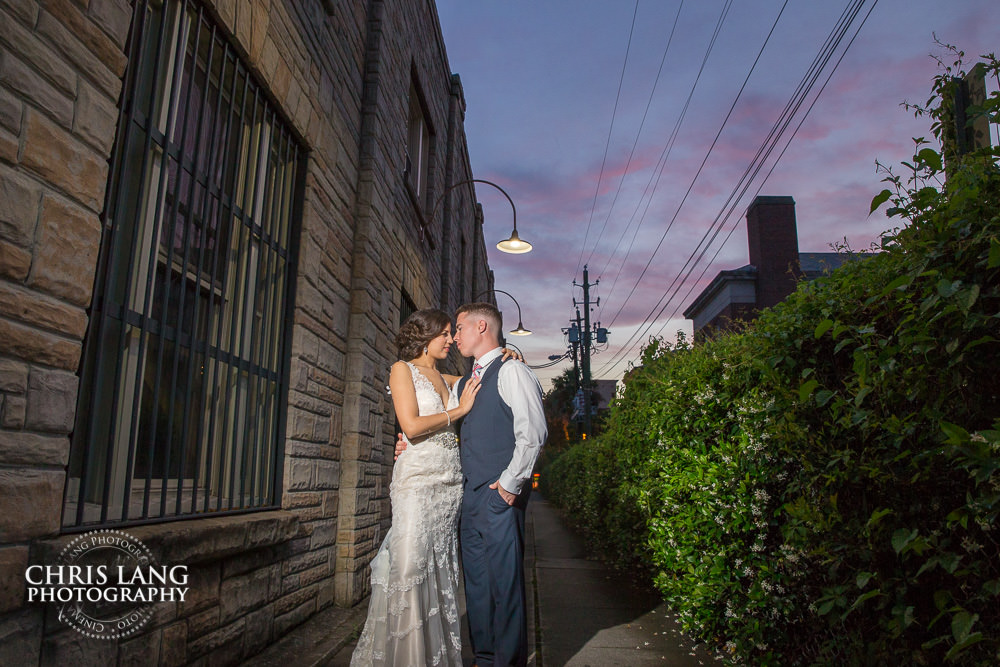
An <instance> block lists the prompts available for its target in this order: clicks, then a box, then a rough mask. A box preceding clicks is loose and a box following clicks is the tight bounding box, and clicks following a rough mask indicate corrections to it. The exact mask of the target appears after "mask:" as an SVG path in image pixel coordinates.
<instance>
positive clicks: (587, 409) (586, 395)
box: [573, 264, 601, 437]
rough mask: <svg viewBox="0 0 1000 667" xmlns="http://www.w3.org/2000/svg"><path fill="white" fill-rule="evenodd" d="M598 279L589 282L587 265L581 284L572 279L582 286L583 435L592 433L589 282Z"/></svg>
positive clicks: (574, 282)
mask: <svg viewBox="0 0 1000 667" xmlns="http://www.w3.org/2000/svg"><path fill="white" fill-rule="evenodd" d="M599 282H601V281H600V280H598V281H596V282H594V283H591V282H590V274H589V273H588V272H587V265H586V264H584V266H583V284H582V285H580V284H577V282H576V281H575V280H574V281H573V285H574V286H576V287H582V288H583V302H582V305H583V326H582V327H581V328H580V352H581V353H580V357H581V361H580V366H581V368H582V370H583V432H584V435H585V437H586V436H589V435H592V433H591V415H592V412H593V409H594V408H593V405H592V404H591V397H590V385H591V382H590V345H591V339H592V335H591V331H590V305H591V302H590V287H591V284H593V285H595V286H596V285H597V284H598V283H599ZM573 305H574V306H580V305H581V304H580V303H578V302H577V300H576V299H575V298H574V299H573ZM596 305H598V306H599V305H601V300H600V299H598V300H597V302H596ZM576 317H577V325H578V326H579V322H580V311H579V309H577V311H576Z"/></svg>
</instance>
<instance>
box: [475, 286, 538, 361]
mask: <svg viewBox="0 0 1000 667" xmlns="http://www.w3.org/2000/svg"><path fill="white" fill-rule="evenodd" d="M490 292H494V293H496V292H499V293H500V294H506V295H507V296H509V297H510V300H511V301H513V302H514V305H515V306H517V328H516V329H512V330H511V331H508V332H507V333H509V334H511V335H512V336H530V335H531V330H530V329H525V328H524V325H523V324H521V304H519V303H518V302H517V299H515V298H514V295H513V294H511V293H510V292H505V291H504V290H502V289H488V290H485V291H483V292H480V293H479V294H477V295H476V296H474V297H473V298H472V300H473V301H476V300H477V299H479V298H480V297H482V296H483V295H484V294H489V293H490ZM518 352H520V350H518ZM522 356H523V355H522Z"/></svg>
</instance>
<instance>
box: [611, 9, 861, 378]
mask: <svg viewBox="0 0 1000 667" xmlns="http://www.w3.org/2000/svg"><path fill="white" fill-rule="evenodd" d="M863 4H864V0H858V2H857V3H856V4H855V5H853V6H848V7H847V8H846V9H845V10H844V12H843V13H842V14H841V17H840V19H839V20H838V22H837V24H836V25H835V27H834V28H833V30H832V31H831V33H830V35H828V36H827V39H826V41H825V42H824V43H823V45H822V46H821V48H820V51H819V53H818V54H817V55H816V57H815V58H814V59H813V62H812V64H811V65H810V67H809V69H808V70H807V73H806V75H805V76H804V77H803V79H802V80H801V81H800V83H799V86H798V87H797V88H796V90H795V92H794V93H793V95H792V97H791V98H790V99H789V101H788V103H787V104H786V105H785V109H784V110H783V111H782V113H781V115H780V116H779V118H778V120H777V121H775V124H774V126H772V128H771V131H770V132H769V133H768V135H767V137H766V138H765V139H764V142H763V143H762V144H761V146H760V148H759V149H758V150H757V154H756V155H755V156H754V158H753V160H751V162H750V164H749V165H748V166H747V168H746V169H745V170H744V172H743V175H742V176H741V177H740V179H739V181H737V184H736V186H735V187H734V188H733V191H732V192H731V193H730V195H729V197H728V198H727V200H726V202H725V203H724V204H723V210H722V211H720V213H719V215H717V216H716V217H715V220H713V222H712V224H711V225H710V226H709V228H708V230H706V232H705V234H704V235H703V236H702V238H701V240H700V241H699V242H698V244H697V245H696V246H695V249H694V250H693V251H692V252H691V254H690V255H689V256H688V258H687V260H685V262H684V265H683V266H682V267H681V269H680V271H679V272H678V274H677V276H675V277H674V279H673V281H672V282H671V284H670V285H669V286H668V287H667V289H666V291H665V292H664V294H663V295H662V296H661V297H660V299H659V300H658V301H657V303H656V305H654V306H653V308H652V309H651V310H650V312H649V313H648V314H647V315H646V317H645V318H644V320H643V322H642V324H640V325H639V327H638V328H637V329H636V331H635V332H634V333H633V334H632V336H631V337H629V340H628V341H626V342H625V344H624V345H623V347H622V348H620V349H619V351H618V352H617V353H616V354H615V355H614V356H613V358H612V359H611V360H610V361H609V362H608V363H606V364H605V365H604V366H603V367H602V368H601V372H603V371H604V370H606V369H607V368H609V367H612V366H614V365H615V364H616V363H617V362H618V361H619V360H620V359H621V358H622V357H624V356H625V355H626V354H628V353H629V352H630V351H631V350H632V349H634V348H635V346H636V344H638V342H639V340H641V336H643V335H645V334H646V333H647V332H648V331H649V329H651V328H652V326H653V323H654V322H655V320H656V319H657V318H658V317H659V316H660V314H662V313H663V311H664V310H665V309H666V304H664V305H663V307H662V308H660V310H659V312H658V313H657V314H656V315H655V316H654V315H653V313H654V312H656V309H657V308H658V307H660V304H661V303H663V300H664V299H665V298H666V297H667V294H669V293H670V290H671V288H672V287H674V285H676V284H677V281H678V279H679V278H680V275H681V273H683V272H684V269H685V268H687V266H688V264H689V263H691V262H692V260H694V257H695V254H696V253H697V252H698V250H699V248H701V247H702V244H704V243H705V240H706V239H707V238H708V236H709V235H710V234H711V235H712V238H711V239H709V241H708V245H710V244H711V243H712V242H713V241H714V240H715V238H716V236H717V235H718V233H719V230H720V229H721V226H720V227H719V228H718V229H716V225H718V224H719V220H720V218H721V217H722V215H723V212H724V211H725V208H726V207H727V206H728V205H729V203H730V202H731V201H733V199H734V197H735V198H736V201H738V200H739V199H740V198H742V196H743V195H744V194H745V193H746V190H747V189H749V187H750V183H751V182H752V180H753V178H755V177H756V175H757V174H758V173H759V171H760V169H761V168H762V167H763V164H764V162H765V161H766V159H767V157H769V156H770V153H771V151H772V150H773V148H774V146H775V145H776V144H777V142H778V141H780V138H781V136H782V135H783V134H784V132H785V130H786V129H787V127H788V124H789V123H790V122H791V120H792V118H793V117H794V114H795V113H796V112H797V111H798V109H799V107H800V106H801V104H802V102H803V100H804V99H805V97H806V96H807V95H808V93H809V91H810V90H811V89H812V87H813V85H815V82H816V80H817V79H818V78H819V74H820V73H821V72H822V69H823V68H824V67H825V66H826V63H827V62H828V61H829V58H830V57H831V56H832V54H833V52H834V51H835V50H836V48H837V46H839V44H840V41H841V40H842V39H843V36H844V35H845V34H846V32H847V29H848V28H849V27H850V24H851V23H852V22H853V20H854V18H855V17H856V16H857V14H858V12H859V11H860V8H861V6H862V5H863ZM873 7H874V6H873ZM852 10H853V11H852ZM869 14H870V12H869ZM866 19H867V17H866ZM862 25H863V24H862ZM859 30H860V26H859ZM852 42H853V40H852ZM838 64H839V61H838ZM831 76H832V72H831ZM762 156H763V157H762ZM741 185H742V187H743V190H742V192H739V195H738V196H737V192H738V191H739V190H740V187H741ZM733 206H734V207H735V203H734V204H733ZM722 224H724V222H723V223H722ZM713 230H714V234H713ZM708 245H706V246H705V248H706V249H707V247H708ZM704 253H705V249H703V250H702V253H701V255H700V256H699V258H698V259H699V260H700V258H701V257H703V256H704ZM696 261H697V260H696ZM692 271H693V265H692ZM688 275H690V271H689V272H688ZM678 289H679V287H678ZM675 293H676V291H675ZM668 303H669V302H668ZM619 312H621V311H619ZM644 326H645V327H646V328H645V330H644V331H642V333H640V330H641V329H642V328H643V327H644Z"/></svg>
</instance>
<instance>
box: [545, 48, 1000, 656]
mask: <svg viewBox="0 0 1000 667" xmlns="http://www.w3.org/2000/svg"><path fill="white" fill-rule="evenodd" d="M989 66H990V68H991V69H990V71H991V73H992V74H993V75H995V74H996V72H997V70H998V67H997V63H996V61H995V60H991V62H990V65H989ZM947 81H948V77H944V76H943V77H941V78H940V79H939V80H938V81H937V83H936V88H935V90H936V91H937V92H944V89H943V86H944V85H945V84H946V82H947ZM998 109H1000V101H998V98H997V95H995V94H994V95H992V96H991V98H990V103H989V108H988V112H989V113H990V114H991V115H992V118H993V119H994V120H996V114H997V110H998ZM921 111H922V112H924V113H929V114H930V115H931V116H932V117H933V118H934V119H936V120H937V121H940V120H941V119H942V118H945V117H946V111H943V110H941V109H937V110H934V109H931V110H921ZM940 127H941V125H940V123H938V124H936V125H935V130H938V129H939V128H940ZM917 148H918V151H917V155H916V156H914V159H913V161H912V162H909V163H904V164H905V165H906V167H907V169H908V170H909V171H910V176H909V178H908V179H907V180H906V181H905V182H904V180H903V179H902V178H901V177H898V176H896V175H894V174H893V173H892V172H888V175H887V177H886V180H887V182H888V183H889V185H890V189H888V190H886V191H885V192H884V193H882V194H881V195H879V196H878V197H876V200H875V201H874V202H873V209H874V208H875V206H877V205H879V204H881V203H883V202H886V201H888V202H890V204H891V208H890V210H889V214H890V215H894V216H898V217H900V218H902V219H905V220H906V221H907V222H908V224H907V225H906V226H905V227H903V228H901V229H898V230H895V231H894V232H892V233H890V234H887V235H885V236H884V237H883V239H882V243H881V247H880V249H879V250H880V251H879V252H874V253H870V254H869V255H867V256H866V257H865V258H864V259H861V260H859V261H852V262H848V263H846V264H845V265H844V266H843V267H841V268H840V269H838V270H837V271H835V272H833V273H832V274H831V275H829V276H828V277H825V278H823V279H820V280H817V281H813V282H810V283H803V284H801V285H800V286H799V289H798V290H797V291H796V292H795V293H794V294H793V295H791V296H790V297H789V298H788V299H787V300H786V301H785V302H784V303H782V304H781V305H779V306H777V307H775V308H773V309H771V310H769V311H767V312H765V313H763V314H762V315H761V317H760V318H759V319H758V320H757V321H756V322H754V323H753V324H752V325H750V326H748V327H747V328H746V329H745V330H744V331H742V332H740V333H738V334H733V335H728V336H724V337H720V338H718V339H716V340H713V341H710V342H707V343H706V344H704V345H698V346H695V347H692V346H690V345H689V344H688V343H687V342H686V341H684V340H683V339H681V340H680V341H679V342H678V343H677V344H676V345H673V346H670V345H666V344H664V343H662V342H660V341H652V342H651V343H650V345H649V346H648V347H647V348H646V349H645V351H644V353H643V358H642V362H641V368H639V369H637V370H636V371H635V372H634V373H633V374H632V375H631V376H630V378H629V381H628V383H627V385H626V389H625V392H624V395H623V397H622V398H621V399H620V400H619V401H617V402H616V404H615V405H614V406H613V408H612V412H611V415H610V417H609V420H608V424H607V427H606V430H605V432H604V434H603V435H602V436H600V437H599V438H597V439H595V440H592V441H588V442H585V443H581V444H578V445H576V446H575V447H573V448H572V449H570V450H569V451H568V452H567V453H566V454H564V455H563V456H562V457H560V458H559V459H557V460H556V461H555V462H553V463H552V464H551V466H550V467H549V468H548V469H547V470H546V471H544V472H543V477H542V478H543V480H544V482H545V492H546V496H547V497H548V498H549V499H550V500H553V501H555V502H557V503H559V504H561V505H563V506H564V507H565V508H566V509H567V511H568V512H567V513H568V515H569V516H572V517H574V518H575V519H576V520H577V521H578V522H579V523H580V525H581V526H582V527H583V528H584V530H585V531H586V533H587V534H588V536H589V537H590V538H591V540H592V542H593V544H594V546H595V548H596V549H597V550H599V551H600V552H602V553H603V554H605V555H606V556H607V557H608V558H610V559H611V560H613V561H616V562H618V563H619V564H623V565H634V564H635V562H636V560H638V561H639V562H641V563H642V564H643V566H644V567H648V568H650V570H651V571H652V572H653V573H654V580H655V583H656V585H657V586H658V587H659V589H660V590H661V591H662V593H663V595H664V597H665V599H666V600H667V601H668V602H669V603H670V605H671V606H672V608H673V609H674V610H675V611H676V612H677V613H678V614H679V616H680V619H681V622H682V624H683V625H684V627H685V628H686V629H687V630H688V631H689V632H690V633H692V634H694V635H696V636H698V637H699V638H701V639H703V640H705V641H707V642H709V643H710V644H712V645H713V646H717V647H718V648H719V651H720V653H721V655H722V656H723V657H725V658H727V659H728V660H731V661H732V662H737V663H739V662H747V663H750V664H783V665H784V664H831V665H833V664H835V665H850V664H858V665H863V664H864V665H867V664H926V665H938V664H944V663H946V662H955V663H960V664H983V665H986V664H1000V544H998V542H1000V530H998V527H997V509H998V506H1000V505H998V496H1000V473H998V471H997V468H998V465H1000V420H998V417H1000V345H998V339H1000V173H998V171H997V169H996V167H995V164H996V158H997V154H996V153H995V152H993V151H982V152H980V153H979V154H976V155H973V156H969V157H966V158H963V160H961V161H959V160H958V159H955V158H953V159H952V160H950V163H951V164H952V165H954V166H952V167H951V168H949V170H948V172H949V173H948V176H947V187H941V186H940V185H938V184H939V183H940V182H941V181H943V180H944V179H943V174H942V168H943V165H942V159H941V154H940V153H939V152H937V151H934V150H931V149H929V148H927V147H926V144H924V143H923V142H922V141H918V146H917Z"/></svg>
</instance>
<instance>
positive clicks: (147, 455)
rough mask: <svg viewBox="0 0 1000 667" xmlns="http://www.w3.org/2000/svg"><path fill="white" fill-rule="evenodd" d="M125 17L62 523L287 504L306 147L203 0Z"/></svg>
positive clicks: (153, 1)
mask: <svg viewBox="0 0 1000 667" xmlns="http://www.w3.org/2000/svg"><path fill="white" fill-rule="evenodd" d="M134 11H135V14H134V17H133V22H132V33H131V36H130V41H129V51H130V53H129V69H128V71H127V73H126V78H125V82H124V88H123V94H122V102H121V110H120V115H119V121H118V134H117V137H116V141H115V148H114V152H113V156H112V166H111V179H110V181H109V185H108V193H107V200H106V201H107V205H106V209H105V213H104V217H103V221H104V230H103V237H102V243H101V254H100V259H99V264H98V269H97V278H96V280H95V290H94V301H93V306H92V309H91V317H90V328H89V330H88V333H87V339H86V342H85V345H84V355H83V365H82V370H81V385H80V392H79V399H78V405H77V420H76V425H75V428H74V432H73V436H72V448H71V456H70V467H69V475H68V479H67V485H66V500H65V506H64V511H63V527H64V529H65V530H73V529H79V528H83V527H87V526H92V525H94V524H97V525H108V524H134V523H144V522H152V521H162V520H167V519H175V518H184V517H191V516H195V515H205V514H206V513H212V514H213V515H218V514H220V513H234V512H246V511H254V510H260V509H268V508H272V507H275V506H277V505H279V503H280V497H279V496H280V484H281V456H282V441H283V434H284V428H285V404H286V402H287V378H288V364H289V356H290V355H289V350H288V346H289V344H290V340H291V320H292V318H291V316H290V315H291V307H292V302H293V299H294V293H293V289H294V277H295V265H296V252H295V247H296V245H297V233H296V230H297V229H298V226H299V224H298V219H297V218H298V216H299V214H300V213H299V209H300V202H301V200H302V192H301V189H302V183H303V181H304V178H303V170H304V164H305V156H304V151H303V150H302V148H301V147H300V146H299V144H298V142H297V140H296V139H295V137H293V135H292V134H291V132H290V129H289V127H288V126H287V124H286V123H285V122H284V120H283V119H282V118H281V117H280V115H279V113H278V111H277V110H276V108H275V107H274V105H273V104H271V102H270V101H269V100H268V99H267V95H266V93H265V91H264V89H262V88H261V86H260V85H259V84H258V83H257V81H255V80H254V77H253V75H252V74H251V73H250V72H249V71H248V69H247V67H246V65H245V64H244V63H243V62H242V61H241V59H240V57H239V55H238V54H237V53H236V51H235V50H234V49H233V48H232V46H231V45H230V44H229V42H228V41H227V39H226V38H225V36H224V35H223V34H222V32H221V31H220V30H219V28H218V27H217V26H216V25H215V23H214V22H213V20H212V18H211V17H210V16H209V15H208V14H207V13H206V12H205V11H204V9H203V8H202V7H201V5H200V4H199V3H197V2H194V1H192V0H186V1H185V0H147V1H143V0H139V1H137V2H136V3H135V10H134Z"/></svg>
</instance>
